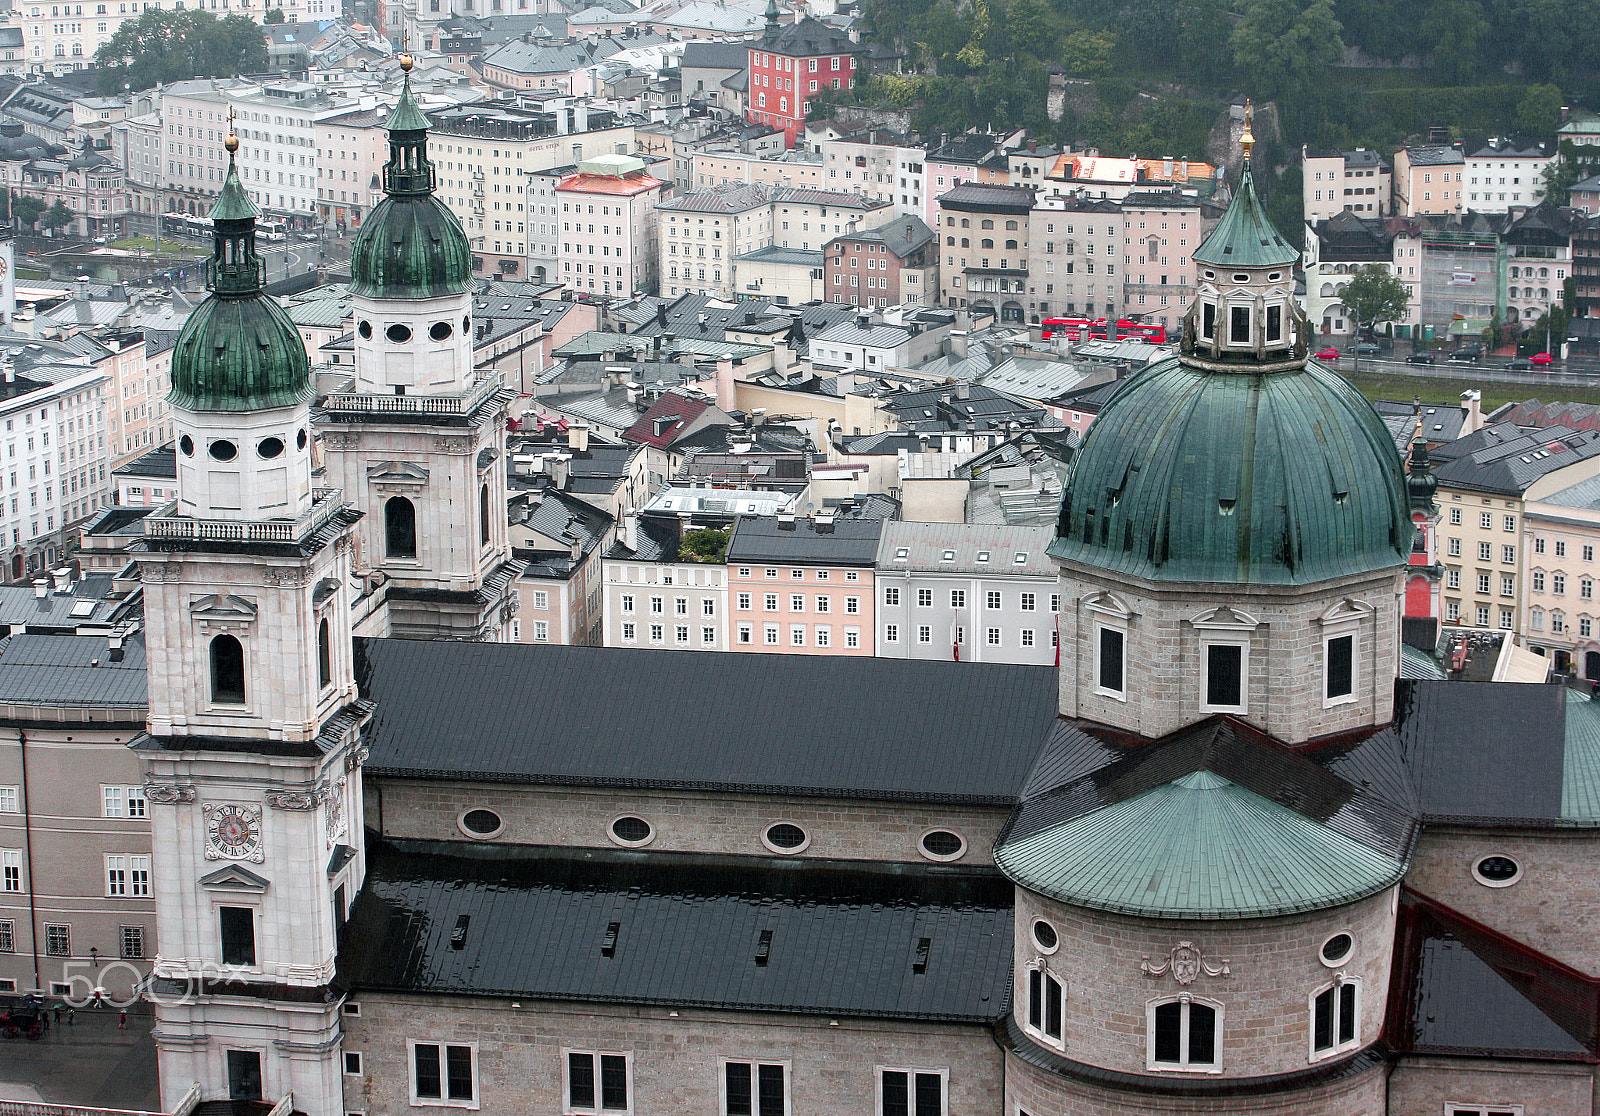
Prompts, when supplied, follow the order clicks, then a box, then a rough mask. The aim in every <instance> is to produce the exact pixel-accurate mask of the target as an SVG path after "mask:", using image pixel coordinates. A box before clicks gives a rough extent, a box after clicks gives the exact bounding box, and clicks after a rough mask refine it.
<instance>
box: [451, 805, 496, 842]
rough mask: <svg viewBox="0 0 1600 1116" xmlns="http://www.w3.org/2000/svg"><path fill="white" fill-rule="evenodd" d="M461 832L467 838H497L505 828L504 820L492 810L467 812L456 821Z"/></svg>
mask: <svg viewBox="0 0 1600 1116" xmlns="http://www.w3.org/2000/svg"><path fill="white" fill-rule="evenodd" d="M456 824H457V825H458V826H459V827H460V828H461V832H463V833H465V834H466V835H467V836H468V837H498V836H499V835H500V831H501V830H502V829H504V828H505V827H506V823H505V820H504V819H503V818H501V817H500V815H499V814H497V813H495V812H494V811H493V810H484V809H481V808H480V809H476V810H467V811H466V812H465V813H463V814H462V815H461V817H460V818H459V819H458V820H457V822H456Z"/></svg>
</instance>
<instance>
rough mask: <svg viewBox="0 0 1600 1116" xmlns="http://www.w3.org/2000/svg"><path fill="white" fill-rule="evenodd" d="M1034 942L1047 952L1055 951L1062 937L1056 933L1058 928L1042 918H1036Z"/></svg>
mask: <svg viewBox="0 0 1600 1116" xmlns="http://www.w3.org/2000/svg"><path fill="white" fill-rule="evenodd" d="M1033 944H1034V945H1036V946H1038V947H1039V948H1040V949H1041V950H1042V951H1044V952H1045V953H1054V952H1055V951H1056V946H1058V945H1060V944H1061V938H1060V937H1059V936H1058V935H1057V934H1056V928H1055V927H1054V926H1051V925H1050V924H1049V923H1048V922H1046V921H1045V920H1044V919H1042V918H1038V919H1034V922H1033Z"/></svg>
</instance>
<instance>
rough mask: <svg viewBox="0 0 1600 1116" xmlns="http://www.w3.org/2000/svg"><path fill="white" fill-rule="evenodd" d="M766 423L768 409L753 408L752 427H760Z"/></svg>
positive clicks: (751, 415) (751, 411) (751, 413)
mask: <svg viewBox="0 0 1600 1116" xmlns="http://www.w3.org/2000/svg"><path fill="white" fill-rule="evenodd" d="M766 421H767V409H766V408H765V407H753V408H751V410H750V425H751V426H760V425H761V424H762V423H764V422H766Z"/></svg>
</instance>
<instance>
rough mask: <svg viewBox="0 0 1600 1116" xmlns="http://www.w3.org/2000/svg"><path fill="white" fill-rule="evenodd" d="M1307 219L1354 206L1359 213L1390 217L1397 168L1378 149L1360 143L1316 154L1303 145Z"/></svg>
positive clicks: (1304, 194) (1355, 212)
mask: <svg viewBox="0 0 1600 1116" xmlns="http://www.w3.org/2000/svg"><path fill="white" fill-rule="evenodd" d="M1301 157H1302V159H1303V160H1304V166H1303V167H1302V168H1301V177H1302V185H1301V190H1302V191H1303V197H1304V209H1305V215H1306V220H1307V221H1310V222H1317V221H1321V220H1323V219H1324V218H1327V217H1332V216H1333V215H1334V214H1335V213H1342V212H1344V211H1345V210H1347V209H1348V210H1350V211H1351V212H1352V213H1354V214H1356V215H1357V216H1359V217H1387V216H1388V215H1389V205H1390V197H1391V195H1392V194H1393V192H1394V168H1392V167H1391V166H1390V165H1389V163H1388V162H1387V161H1386V160H1385V159H1384V158H1383V157H1382V156H1380V155H1379V154H1378V153H1377V152H1376V151H1368V150H1367V149H1366V148H1365V147H1358V148H1356V149H1355V150H1354V151H1334V152H1328V153H1323V154H1317V155H1313V154H1311V153H1310V152H1309V151H1307V150H1306V149H1305V148H1301Z"/></svg>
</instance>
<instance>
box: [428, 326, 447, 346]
mask: <svg viewBox="0 0 1600 1116" xmlns="http://www.w3.org/2000/svg"><path fill="white" fill-rule="evenodd" d="M450 333H451V329H450V323H449V322H434V323H433V325H431V326H429V327H428V336H429V337H431V338H433V339H434V340H435V341H444V340H447V339H448V338H449V336H450Z"/></svg>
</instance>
